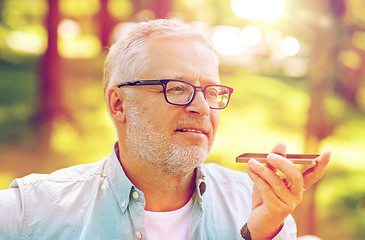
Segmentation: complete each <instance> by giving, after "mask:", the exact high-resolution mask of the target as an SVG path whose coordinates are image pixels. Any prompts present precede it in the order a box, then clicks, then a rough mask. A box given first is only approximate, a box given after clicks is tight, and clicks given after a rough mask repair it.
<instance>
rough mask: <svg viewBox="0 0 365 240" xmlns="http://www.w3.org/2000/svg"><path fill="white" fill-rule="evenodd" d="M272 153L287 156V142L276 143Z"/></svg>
mask: <svg viewBox="0 0 365 240" xmlns="http://www.w3.org/2000/svg"><path fill="white" fill-rule="evenodd" d="M271 152H272V153H276V154H279V155H281V156H284V157H285V154H286V144H285V143H284V142H278V143H277V144H275V146H274V147H273V149H272V150H271Z"/></svg>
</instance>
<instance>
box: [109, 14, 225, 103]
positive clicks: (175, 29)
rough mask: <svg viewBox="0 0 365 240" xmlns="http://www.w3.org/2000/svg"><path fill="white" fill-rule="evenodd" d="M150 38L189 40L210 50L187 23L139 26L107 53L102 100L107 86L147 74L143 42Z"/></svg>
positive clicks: (152, 23)
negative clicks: (197, 42)
mask: <svg viewBox="0 0 365 240" xmlns="http://www.w3.org/2000/svg"><path fill="white" fill-rule="evenodd" d="M152 36H153V37H154V38H156V37H157V38H163V39H190V38H191V39H194V40H197V41H199V42H201V43H203V44H204V45H205V46H207V47H208V48H209V49H211V50H212V47H211V46H210V44H209V42H208V41H207V40H205V38H204V37H203V36H202V35H201V34H200V33H198V32H196V31H195V30H194V29H193V27H192V26H190V25H189V24H186V23H181V22H178V21H176V20H167V19H157V20H150V21H147V22H141V23H138V24H136V25H135V26H134V27H132V29H131V31H130V32H129V34H127V35H126V36H125V37H122V38H120V39H118V41H117V42H116V43H114V44H113V45H112V46H111V48H110V50H109V53H108V56H107V58H106V61H105V66H104V95H105V97H106V93H107V91H108V89H109V88H110V87H112V86H116V85H118V84H120V83H122V82H127V81H133V80H138V79H139V77H140V76H141V75H142V74H143V73H145V72H146V71H147V69H148V66H149V64H148V61H149V59H150V58H148V50H147V47H146V42H147V40H148V39H149V38H151V37H152ZM212 52H214V51H213V50H212ZM217 61H218V60H217Z"/></svg>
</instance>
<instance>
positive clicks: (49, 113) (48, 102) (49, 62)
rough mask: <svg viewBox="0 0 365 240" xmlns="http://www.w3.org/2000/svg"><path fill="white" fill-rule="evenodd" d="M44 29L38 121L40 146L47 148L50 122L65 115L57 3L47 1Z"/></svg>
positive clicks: (50, 0)
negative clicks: (46, 42)
mask: <svg viewBox="0 0 365 240" xmlns="http://www.w3.org/2000/svg"><path fill="white" fill-rule="evenodd" d="M48 8H49V10H48V12H47V16H46V23H45V25H46V29H47V32H48V47H47V50H46V52H45V54H44V55H43V61H42V64H41V83H40V99H39V111H38V117H37V118H38V120H39V127H40V135H41V139H42V146H43V147H44V146H48V144H49V139H50V134H51V124H52V120H53V119H54V118H56V117H57V116H59V115H66V110H65V108H64V106H63V104H62V97H61V92H62V89H61V81H62V79H61V71H62V69H61V65H60V55H59V53H58V48H57V39H58V37H57V27H58V23H59V21H60V14H59V1H58V0H48Z"/></svg>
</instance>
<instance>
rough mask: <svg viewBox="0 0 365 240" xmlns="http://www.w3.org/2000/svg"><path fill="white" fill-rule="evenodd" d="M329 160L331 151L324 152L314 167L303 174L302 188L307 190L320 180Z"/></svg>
mask: <svg viewBox="0 0 365 240" xmlns="http://www.w3.org/2000/svg"><path fill="white" fill-rule="evenodd" d="M330 158H331V151H326V152H324V153H322V155H321V156H320V157H319V159H318V160H317V163H316V165H315V166H314V167H312V168H309V169H307V170H306V171H305V172H304V173H303V179H304V181H303V187H304V189H307V188H308V187H310V186H312V185H313V184H314V183H316V182H317V181H318V180H319V179H321V178H322V176H323V174H324V172H325V171H326V168H327V165H328V163H329V161H330Z"/></svg>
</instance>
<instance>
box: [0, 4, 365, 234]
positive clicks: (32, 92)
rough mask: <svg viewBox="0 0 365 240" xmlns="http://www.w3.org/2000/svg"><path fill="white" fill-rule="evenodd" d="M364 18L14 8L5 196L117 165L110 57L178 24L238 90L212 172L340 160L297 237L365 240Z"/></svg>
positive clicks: (338, 12)
mask: <svg viewBox="0 0 365 240" xmlns="http://www.w3.org/2000/svg"><path fill="white" fill-rule="evenodd" d="M364 12H365V2H364V1H362V0H320V1H318V0H306V1H304V0H232V1H227V0H133V1H132V0H48V1H47V0H1V1H0V189H3V188H7V187H8V186H9V184H10V183H11V181H12V180H13V179H14V178H18V177H22V176H24V175H26V174H29V173H33V172H37V173H50V172H52V171H54V170H56V169H59V168H62V167H67V166H71V165H75V164H82V163H89V162H95V161H98V160H99V159H101V158H103V157H105V156H107V155H109V153H110V151H111V147H112V145H113V143H114V142H115V141H116V135H115V133H114V129H113V125H112V122H111V120H110V119H109V117H108V114H107V111H106V108H105V106H104V102H103V101H104V100H103V94H102V72H103V62H104V60H105V56H106V53H107V51H108V46H110V45H111V44H112V43H113V42H114V41H115V39H116V38H117V37H118V36H120V35H122V34H126V33H127V32H128V29H129V27H130V26H131V24H133V23H135V22H139V21H144V20H147V19H153V18H175V19H179V20H182V21H185V22H189V23H190V24H192V25H193V26H194V27H195V28H197V29H198V30H199V31H201V32H202V33H203V34H204V35H205V36H206V37H207V38H208V39H209V40H210V41H211V42H212V46H213V47H214V48H215V50H216V51H217V54H218V56H219V58H220V62H221V66H220V72H221V81H222V83H223V84H226V85H229V86H232V87H233V88H234V93H233V96H232V100H231V103H230V106H229V107H228V108H227V109H225V110H223V111H222V112H221V120H220V129H219V131H218V133H217V137H216V142H215V146H214V147H213V149H212V152H211V154H210V155H209V157H208V160H207V161H208V162H216V163H219V164H221V165H223V166H226V167H229V168H231V169H236V170H239V171H245V169H246V165H245V164H237V163H235V157H236V156H237V155H239V154H241V153H243V152H268V151H270V149H271V148H272V146H273V145H274V144H275V143H276V142H277V141H284V142H286V143H287V145H288V152H289V153H319V152H322V151H324V150H326V149H331V150H332V151H333V157H332V161H331V164H330V166H329V168H328V171H327V172H326V175H325V176H324V178H323V179H322V180H321V181H320V183H318V184H317V185H315V186H314V187H313V188H312V189H311V190H308V191H307V192H306V194H305V198H304V200H303V203H302V205H301V206H300V207H298V209H297V210H296V211H295V213H294V217H295V219H296V221H297V224H298V233H299V235H300V236H301V235H308V234H313V235H316V236H318V237H320V238H322V239H331V240H336V239H347V240H360V239H365V161H364V160H365V159H364V156H365V14H364ZM156 111H158V108H157V109H156Z"/></svg>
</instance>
